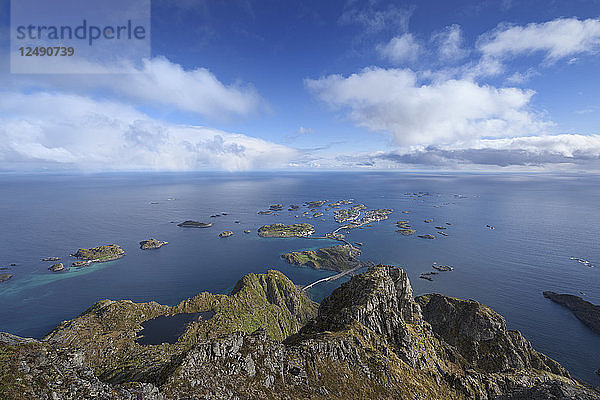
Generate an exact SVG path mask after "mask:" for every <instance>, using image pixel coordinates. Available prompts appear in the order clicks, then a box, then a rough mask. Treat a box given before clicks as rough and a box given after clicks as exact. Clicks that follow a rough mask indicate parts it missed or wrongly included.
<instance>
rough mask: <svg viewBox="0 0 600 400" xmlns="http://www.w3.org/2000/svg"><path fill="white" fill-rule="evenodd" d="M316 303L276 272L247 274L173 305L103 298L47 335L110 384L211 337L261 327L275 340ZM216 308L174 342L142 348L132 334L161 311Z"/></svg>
mask: <svg viewBox="0 0 600 400" xmlns="http://www.w3.org/2000/svg"><path fill="white" fill-rule="evenodd" d="M317 307H318V305H317V304H316V303H314V302H313V301H311V300H310V299H309V298H308V297H307V296H306V295H305V294H303V293H301V292H300V290H299V289H298V288H297V287H296V286H295V285H294V283H293V282H292V281H290V280H289V279H288V278H287V277H286V276H285V275H283V274H282V273H281V272H279V271H273V270H270V271H268V272H267V273H266V274H248V275H246V276H244V277H243V278H242V279H241V280H240V281H239V282H238V283H237V284H236V285H235V287H234V289H233V291H232V292H231V294H230V295H229V296H227V295H222V294H211V293H206V292H205V293H200V294H198V295H196V296H195V297H193V298H190V299H186V300H183V301H182V302H181V303H179V304H178V305H176V306H174V307H169V306H165V305H161V304H158V303H156V302H149V303H133V302H132V301H129V300H123V301H112V300H102V301H99V302H97V303H96V304H94V305H93V306H92V307H90V308H89V309H88V310H87V311H85V312H84V313H83V314H82V315H80V316H79V317H78V318H76V319H74V320H72V321H65V322H63V323H61V324H60V325H59V326H58V327H56V328H55V329H54V330H53V331H52V332H50V333H49V334H48V336H47V337H46V338H45V339H47V340H48V341H49V342H51V343H60V345H61V346H67V347H69V348H72V349H75V350H77V351H81V352H83V353H84V354H85V356H86V359H87V360H88V363H89V364H90V366H91V367H92V368H93V369H94V370H95V372H96V375H98V376H99V377H100V378H101V379H102V380H104V381H109V382H112V383H115V382H121V381H125V380H127V379H133V377H134V376H136V375H137V374H141V373H143V374H145V375H146V376H148V377H154V378H157V376H158V375H157V374H159V373H160V369H161V368H164V367H165V366H166V365H168V363H169V362H170V361H171V359H172V357H177V355H179V354H183V353H184V352H186V351H188V350H189V349H190V348H191V347H193V346H194V345H196V344H198V343H199V342H201V341H204V340H206V339H209V338H215V337H218V336H221V335H224V334H230V333H233V332H246V333H252V332H253V331H255V330H256V329H258V328H261V327H262V328H265V329H266V330H267V333H268V334H269V336H271V337H272V338H273V339H275V340H283V339H284V338H286V337H287V336H289V335H291V334H293V333H295V332H297V331H298V330H299V329H300V327H301V326H302V325H303V324H305V323H306V322H307V321H308V320H310V319H311V318H313V317H314V316H315V315H316V311H317ZM204 311H214V312H215V315H214V316H213V317H212V318H210V319H209V320H206V321H204V320H200V321H197V322H193V323H190V324H189V325H188V327H187V328H186V331H185V332H184V333H183V334H182V335H181V337H180V338H179V340H178V341H177V343H175V344H168V343H164V344H161V345H149V346H143V345H140V344H138V343H137V342H136V341H135V340H136V336H137V335H138V332H139V331H140V330H141V329H142V327H141V323H142V322H144V321H147V320H149V319H152V318H156V317H158V316H161V315H173V314H179V313H195V312H204Z"/></svg>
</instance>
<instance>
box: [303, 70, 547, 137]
mask: <svg viewBox="0 0 600 400" xmlns="http://www.w3.org/2000/svg"><path fill="white" fill-rule="evenodd" d="M305 84H306V86H307V87H308V89H309V90H311V91H312V92H313V93H314V94H316V95H317V96H318V97H319V98H320V99H321V100H323V101H325V102H327V103H328V104H329V105H331V106H332V107H334V108H336V109H344V110H348V115H349V117H350V119H352V120H353V121H354V122H355V123H356V124H358V125H360V126H364V127H367V128H369V129H371V130H374V131H383V132H390V133H392V134H393V137H394V139H395V143H396V144H398V145H407V144H431V143H451V142H455V141H457V140H473V139H476V138H479V137H483V136H489V137H506V136H519V135H529V134H534V133H540V132H544V131H545V130H546V129H547V128H549V127H550V126H551V123H549V122H545V121H543V120H542V118H541V117H540V116H539V115H537V114H535V113H534V112H532V111H530V110H529V109H528V105H529V101H530V99H531V97H532V96H533V94H534V92H533V91H531V90H522V89H518V88H500V89H499V88H495V87H492V86H487V85H479V84H477V83H475V82H473V81H470V80H456V79H451V80H447V81H441V82H435V83H432V84H430V85H421V84H419V82H418V79H417V75H416V74H415V73H414V72H413V71H411V70H409V69H382V68H366V69H364V70H362V71H361V72H360V73H358V74H352V75H350V76H348V77H343V76H341V75H330V76H327V77H324V78H321V79H317V80H311V79H307V80H306V81H305Z"/></svg>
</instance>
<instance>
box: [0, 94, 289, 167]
mask: <svg viewBox="0 0 600 400" xmlns="http://www.w3.org/2000/svg"><path fill="white" fill-rule="evenodd" d="M298 155H299V153H298V151H296V150H294V149H291V148H289V147H286V146H282V145H278V144H275V143H271V142H267V141H264V140H261V139H257V138H253V137H249V136H246V135H242V134H233V133H228V132H223V131H219V130H215V129H209V128H205V127H198V126H189V125H175V124H169V123H166V122H161V121H158V120H155V119H153V118H151V117H149V116H148V115H146V114H144V113H142V112H140V111H138V110H136V109H135V108H133V107H131V106H129V105H127V104H124V103H119V102H114V101H112V102H111V101H98V100H93V99H91V98H89V97H84V96H80V95H75V94H64V93H55V94H50V93H39V92H38V93H32V94H22V93H7V92H4V93H1V94H0V166H1V167H2V168H3V169H19V167H20V166H26V167H27V168H61V167H64V168H75V169H87V170H140V169H143V170H177V171H180V170H197V169H203V168H208V169H223V170H248V169H261V168H279V167H282V166H286V165H287V163H288V162H290V161H291V160H292V159H293V158H295V157H297V156H298Z"/></svg>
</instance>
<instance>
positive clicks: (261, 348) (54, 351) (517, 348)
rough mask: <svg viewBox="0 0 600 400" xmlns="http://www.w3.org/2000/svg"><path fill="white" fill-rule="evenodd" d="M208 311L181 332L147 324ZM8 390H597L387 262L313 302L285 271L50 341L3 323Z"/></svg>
mask: <svg viewBox="0 0 600 400" xmlns="http://www.w3.org/2000/svg"><path fill="white" fill-rule="evenodd" d="M202 312H211V313H210V315H211V317H210V318H208V319H203V318H198V320H197V321H195V322H192V323H190V324H188V325H187V327H186V328H185V331H184V332H183V333H182V335H181V336H180V337H179V339H178V340H177V342H176V343H174V344H169V343H163V344H160V345H141V344H138V342H137V341H136V338H137V337H138V336H139V334H140V331H141V330H142V326H141V324H142V323H143V322H145V321H148V320H150V319H153V318H156V317H158V316H163V315H165V316H166V315H176V314H180V313H202ZM0 398H2V399H37V398H40V399H88V398H94V399H391V398H394V399H411V400H415V399H421V400H430V399H440V400H441V399H443V400H446V399H480V400H486V399H507V400H508V399H573V400H575V399H578V400H579V399H583V400H587V399H600V393H599V392H597V391H596V389H594V388H591V387H589V386H587V385H586V384H584V383H582V382H580V381H578V380H577V379H575V378H573V377H571V375H570V374H569V372H568V371H567V370H566V369H565V368H563V367H562V366H561V365H560V364H558V363H557V362H555V361H553V360H552V359H550V358H548V357H546V356H544V355H543V354H540V353H538V352H537V351H535V350H534V349H533V348H532V346H531V344H530V343H529V342H528V341H527V340H526V339H525V338H523V336H522V335H521V334H520V333H519V332H517V331H512V330H507V328H506V323H505V321H504V318H503V317H502V316H500V315H499V314H497V313H496V312H494V311H493V310H492V309H490V308H489V307H487V306H485V305H482V304H479V303H477V302H475V301H472V300H460V299H455V298H451V297H447V296H443V295H439V294H431V295H425V296H420V297H418V298H416V299H415V298H413V295H412V289H411V286H410V283H409V280H408V278H407V275H406V273H405V272H404V270H402V269H400V268H396V267H392V266H383V265H379V266H376V267H371V268H370V269H369V270H368V271H367V272H365V273H363V274H360V275H357V276H354V277H353V278H352V279H351V280H350V281H348V282H346V283H343V284H342V285H341V286H340V287H339V288H338V289H336V290H334V291H333V293H332V294H331V295H330V296H329V297H328V298H326V299H325V300H323V302H322V303H321V305H320V306H318V309H317V305H316V304H315V303H313V302H312V301H310V300H309V299H308V298H307V297H305V295H304V294H303V293H302V292H301V291H300V290H298V288H296V286H295V285H294V284H293V283H292V282H291V281H290V280H289V279H288V278H286V277H285V276H284V275H283V274H281V273H280V272H278V271H269V272H268V273H266V274H258V275H257V274H249V275H246V276H245V277H243V278H242V279H241V280H240V281H239V282H238V283H237V285H236V286H235V287H234V289H233V291H232V293H231V294H230V295H214V294H210V293H201V294H199V295H197V296H196V297H194V298H191V299H187V300H184V301H182V302H181V303H180V304H178V305H176V306H173V307H169V306H165V305H160V304H158V303H154V302H150V303H133V302H131V301H110V300H104V301H101V302H98V303H96V304H95V305H93V306H92V307H91V308H90V309H88V310H87V311H85V312H84V313H83V314H82V315H80V316H79V317H77V318H76V319H74V320H71V321H66V322H63V323H61V324H60V325H59V326H58V327H56V328H55V329H54V330H53V331H52V332H51V333H50V334H48V335H47V336H46V337H45V338H44V339H43V340H41V341H37V340H32V339H23V338H18V337H16V336H13V335H9V334H0Z"/></svg>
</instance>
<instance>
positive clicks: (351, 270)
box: [302, 261, 373, 292]
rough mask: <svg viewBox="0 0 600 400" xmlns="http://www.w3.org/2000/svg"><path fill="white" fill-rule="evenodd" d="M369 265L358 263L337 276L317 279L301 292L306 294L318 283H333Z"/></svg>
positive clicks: (369, 264)
mask: <svg viewBox="0 0 600 400" xmlns="http://www.w3.org/2000/svg"><path fill="white" fill-rule="evenodd" d="M371 265H373V263H365V262H362V261H359V262H358V264H356V266H355V267H353V268H350V269H347V270H345V271H342V272H340V273H339V274H335V275H332V276H328V277H327V278H323V279H319V280H318V281H314V282H313V283H311V284H309V285H306V286H304V287H303V288H302V291H303V292H306V291H307V290H308V289H310V288H311V287H313V286H315V285H318V284H319V283H323V282H330V281H335V280H336V279H340V278H341V277H342V276H346V275H348V274H352V273H354V272H357V271H358V270H360V269H363V268H367V267H369V266H371Z"/></svg>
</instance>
